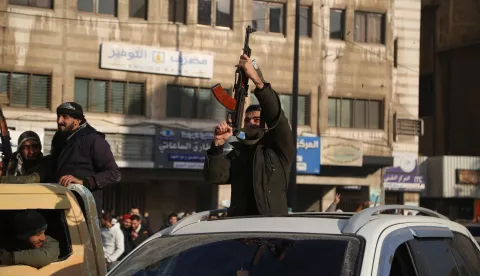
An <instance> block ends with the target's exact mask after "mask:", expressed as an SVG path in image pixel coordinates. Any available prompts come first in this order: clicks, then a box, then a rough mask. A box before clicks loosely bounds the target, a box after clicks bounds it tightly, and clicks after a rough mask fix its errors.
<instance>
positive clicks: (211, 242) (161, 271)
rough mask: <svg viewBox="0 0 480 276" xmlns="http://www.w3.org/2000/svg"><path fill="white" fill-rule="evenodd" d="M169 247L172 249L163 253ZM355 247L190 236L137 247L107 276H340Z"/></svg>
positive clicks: (335, 241) (329, 239) (352, 261)
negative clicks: (172, 245) (111, 275)
mask: <svg viewBox="0 0 480 276" xmlns="http://www.w3.org/2000/svg"><path fill="white" fill-rule="evenodd" d="M170 244H175V245H177V246H175V247H171V248H168V250H166V249H164V248H166V247H168V246H167V245H170ZM152 247H153V248H155V249H156V250H155V252H154V251H153V250H152V249H151V248H152ZM263 248H264V249H266V250H262V249H263ZM270 248H271V250H268V249H270ZM359 248H361V241H360V240H358V239H356V238H355V237H349V236H346V237H337V236H335V235H330V236H325V237H323V236H320V235H309V234H297V235H289V238H285V233H281V234H277V235H273V234H271V233H265V234H264V233H261V234H257V236H253V234H248V236H247V234H244V233H235V235H233V234H229V233H220V234H209V233H207V234H198V235H190V236H189V238H188V239H185V238H184V237H183V238H182V237H176V236H172V237H166V238H162V239H154V240H152V241H151V243H150V244H149V246H140V247H139V248H137V249H136V250H137V251H136V254H130V255H129V256H128V257H126V258H125V259H124V260H122V262H121V263H120V264H119V265H118V266H117V267H115V268H114V270H113V274H116V273H119V272H121V273H119V274H125V275H185V276H186V275H198V276H207V275H232V274H233V275H240V274H242V273H237V274H235V271H238V270H240V269H241V268H243V270H244V271H247V272H248V273H250V275H276V276H284V275H295V276H304V275H343V274H345V271H355V270H356V269H358V267H357V266H356V263H359V261H358V259H359V256H362V255H361V254H360V252H359ZM282 252H283V254H282ZM246 260H248V261H246ZM251 260H254V261H251ZM212 261H215V265H212ZM242 263H243V264H242ZM253 272H255V273H253ZM248 273H245V274H248Z"/></svg>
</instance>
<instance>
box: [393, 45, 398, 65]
mask: <svg viewBox="0 0 480 276" xmlns="http://www.w3.org/2000/svg"><path fill="white" fill-rule="evenodd" d="M397 66H398V38H395V40H394V41H393V67H395V68H397Z"/></svg>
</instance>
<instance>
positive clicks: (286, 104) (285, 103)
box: [279, 94, 292, 123]
mask: <svg viewBox="0 0 480 276" xmlns="http://www.w3.org/2000/svg"><path fill="white" fill-rule="evenodd" d="M279 98H280V104H281V105H282V109H283V112H284V113H285V117H287V119H288V122H289V123H291V122H292V95H285V94H280V95H279Z"/></svg>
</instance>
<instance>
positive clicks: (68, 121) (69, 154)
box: [51, 102, 121, 216]
mask: <svg viewBox="0 0 480 276" xmlns="http://www.w3.org/2000/svg"><path fill="white" fill-rule="evenodd" d="M57 125H58V131H57V132H56V133H55V135H54V136H53V139H52V149H51V155H52V159H53V160H52V162H53V164H54V165H53V168H54V172H53V181H54V182H58V183H59V184H60V185H62V186H65V187H66V186H68V185H69V184H81V185H83V186H85V187H86V188H88V189H89V190H90V191H91V192H92V194H93V196H94V198H95V204H96V206H97V214H98V216H100V215H101V214H102V203H103V200H102V198H103V188H105V187H106V186H107V185H110V184H114V183H118V182H119V181H120V178H121V174H120V170H119V168H118V166H117V163H116V162H115V158H114V157H113V153H112V151H111V150H110V145H109V144H108V142H107V141H106V140H105V134H103V133H101V132H98V131H97V130H96V129H94V128H93V127H92V126H90V124H88V123H87V121H86V120H85V117H84V115H83V109H82V107H81V106H80V105H79V104H77V103H75V102H65V103H63V104H61V105H60V106H59V107H58V108H57Z"/></svg>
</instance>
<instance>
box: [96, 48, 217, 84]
mask: <svg viewBox="0 0 480 276" xmlns="http://www.w3.org/2000/svg"><path fill="white" fill-rule="evenodd" d="M100 68H108V69H116V70H125V71H134V72H144V73H154V74H164V75H173V76H185V77H198V78H209V79H211V78H212V77H213V55H212V54H206V53H190V52H189V53H187V52H180V51H171V50H164V49H160V48H155V47H148V46H140V45H132V44H123V43H111V42H104V43H102V47H101V57H100Z"/></svg>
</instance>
